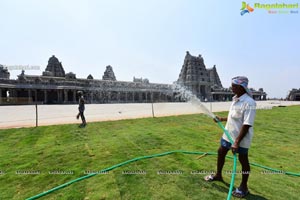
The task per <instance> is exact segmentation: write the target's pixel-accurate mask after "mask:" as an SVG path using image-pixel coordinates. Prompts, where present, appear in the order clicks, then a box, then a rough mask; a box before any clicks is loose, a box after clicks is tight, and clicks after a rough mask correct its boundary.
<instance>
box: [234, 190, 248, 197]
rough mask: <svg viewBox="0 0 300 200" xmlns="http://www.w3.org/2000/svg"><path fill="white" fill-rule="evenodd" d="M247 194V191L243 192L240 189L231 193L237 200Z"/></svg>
mask: <svg viewBox="0 0 300 200" xmlns="http://www.w3.org/2000/svg"><path fill="white" fill-rule="evenodd" d="M248 194H249V190H247V191H243V190H241V189H240V188H236V189H235V191H233V192H232V196H234V197H237V198H244V197H245V196H247V195H248Z"/></svg>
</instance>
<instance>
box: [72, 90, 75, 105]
mask: <svg viewBox="0 0 300 200" xmlns="http://www.w3.org/2000/svg"><path fill="white" fill-rule="evenodd" d="M72 101H73V103H76V90H73V100H72Z"/></svg>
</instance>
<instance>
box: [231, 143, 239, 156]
mask: <svg viewBox="0 0 300 200" xmlns="http://www.w3.org/2000/svg"><path fill="white" fill-rule="evenodd" d="M238 149H239V144H238V143H237V142H235V143H234V144H233V145H232V146H231V151H232V153H233V154H235V153H237V152H238Z"/></svg>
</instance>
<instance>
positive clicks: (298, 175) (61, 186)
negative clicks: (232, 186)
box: [26, 150, 300, 200]
mask: <svg viewBox="0 0 300 200" xmlns="http://www.w3.org/2000/svg"><path fill="white" fill-rule="evenodd" d="M175 153H183V154H196V155H204V154H205V155H218V153H215V152H193V151H184V150H174V151H168V152H164V153H160V154H153V155H149V156H141V157H137V158H134V159H131V160H127V161H125V162H122V163H119V164H116V165H113V166H111V167H109V168H106V169H103V170H101V171H99V173H92V174H88V175H86V176H82V177H79V178H77V179H74V180H72V181H69V182H67V183H64V184H62V185H59V186H57V187H55V188H52V189H50V190H47V191H45V192H42V193H40V194H37V195H35V196H33V197H30V198H27V199H26V200H34V199H38V198H40V197H42V196H45V195H48V194H50V193H52V192H54V191H57V190H60V189H62V188H64V187H66V186H69V185H71V184H73V183H76V182H79V181H82V180H85V179H88V178H90V177H93V176H95V175H97V174H101V173H104V172H108V171H111V170H113V169H116V168H118V167H121V166H124V165H127V164H129V163H132V162H135V161H139V160H144V159H149V158H155V157H161V156H166V155H170V154H175ZM226 158H230V159H234V157H232V156H226ZM250 165H253V166H256V167H260V168H263V169H267V170H270V171H273V172H282V171H281V170H278V169H273V168H270V167H266V166H263V165H259V164H256V163H250ZM283 174H286V175H290V176H297V177H300V173H298V174H297V173H293V172H283Z"/></svg>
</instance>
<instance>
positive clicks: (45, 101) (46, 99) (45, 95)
mask: <svg viewBox="0 0 300 200" xmlns="http://www.w3.org/2000/svg"><path fill="white" fill-rule="evenodd" d="M47 102H48V93H47V90H44V103H45V104H46V103H47Z"/></svg>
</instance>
